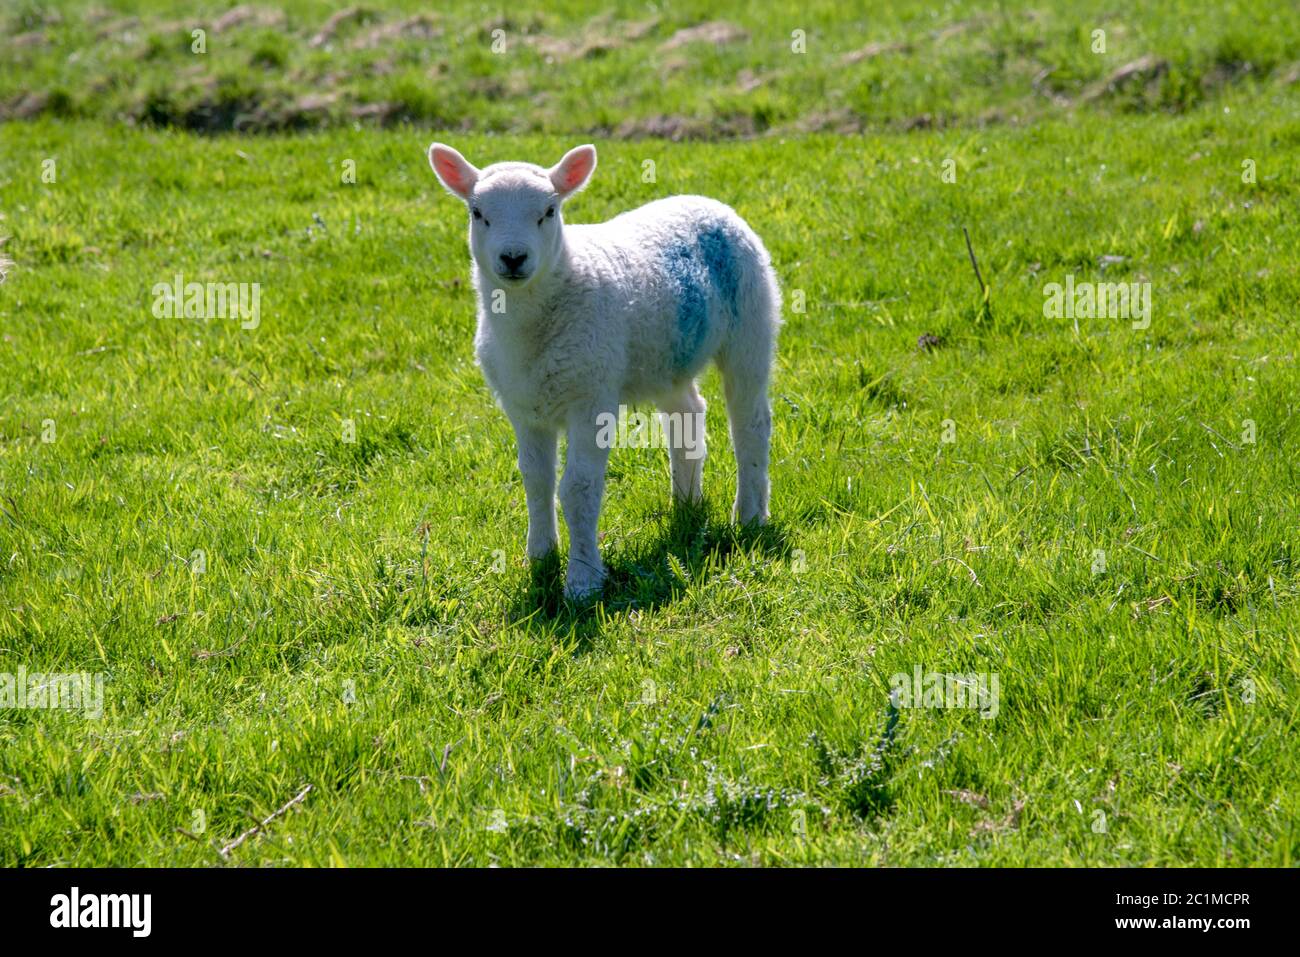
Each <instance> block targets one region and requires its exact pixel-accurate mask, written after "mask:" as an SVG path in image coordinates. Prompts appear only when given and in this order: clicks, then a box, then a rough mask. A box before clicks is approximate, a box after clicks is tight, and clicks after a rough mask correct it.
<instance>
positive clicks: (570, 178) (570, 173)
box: [560, 151, 593, 193]
mask: <svg viewBox="0 0 1300 957" xmlns="http://www.w3.org/2000/svg"><path fill="white" fill-rule="evenodd" d="M592 166H593V163H592V157H591V153H590V151H587V152H582V153H579V154H578V155H577V156H575V157H573V159H571V160H569V162H567V163H565V164H564V166H562V167H561V168H560V191H561V192H564V193H567V192H569V191H570V190H574V189H577V188H578V187H579V186H581V185H582V181H583V180H584V179H586V178H587V177H588V176H589V175H590V174H591V167H592Z"/></svg>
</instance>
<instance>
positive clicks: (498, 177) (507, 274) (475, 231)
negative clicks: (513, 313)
mask: <svg viewBox="0 0 1300 957" xmlns="http://www.w3.org/2000/svg"><path fill="white" fill-rule="evenodd" d="M429 163H430V165H432V166H433V171H434V172H435V173H437V174H438V179H439V180H441V181H442V184H443V186H445V187H447V189H448V190H449V191H450V192H451V193H452V194H453V195H455V196H458V197H460V198H461V199H462V200H464V201H465V205H466V206H467V207H469V248H470V253H471V254H472V255H473V257H474V261H475V262H476V263H477V264H478V266H479V269H480V270H482V272H483V273H484V275H486V276H488V277H489V278H490V279H491V280H492V281H493V282H495V283H497V284H499V285H501V286H506V287H515V286H518V287H522V286H526V285H528V284H529V283H530V282H533V281H535V280H536V279H537V278H538V277H540V276H546V275H547V274H549V273H550V271H551V269H552V268H553V267H554V265H555V263H556V260H557V259H558V258H559V253H560V250H561V249H562V248H563V244H564V238H563V225H564V224H563V221H562V219H561V216H560V206H561V204H562V203H563V202H564V201H565V200H566V199H568V198H569V197H570V196H572V195H573V194H574V193H576V192H577V191H578V190H580V189H581V188H582V187H583V186H584V185H585V184H586V182H587V179H588V178H589V177H590V176H591V173H592V170H594V169H595V168H596V149H595V147H592V146H579V147H577V148H575V149H572V150H569V152H568V153H566V154H565V155H564V159H562V160H560V162H559V163H557V164H556V165H555V166H553V167H552V168H551V169H543V168H542V167H540V166H534V165H533V164H531V163H497V164H496V165H494V166H489V167H488V168H487V169H485V170H483V171H481V172H480V171H479V170H478V169H476V168H475V167H474V166H473V165H471V164H470V163H469V161H468V160H466V159H465V157H463V156H461V155H460V154H459V153H457V152H456V151H455V150H454V149H452V148H451V147H450V146H443V145H442V144H441V143H434V144H433V146H431V147H430V148H429Z"/></svg>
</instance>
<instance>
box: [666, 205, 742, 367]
mask: <svg viewBox="0 0 1300 957" xmlns="http://www.w3.org/2000/svg"><path fill="white" fill-rule="evenodd" d="M664 265H665V268H666V269H667V271H668V275H670V276H671V277H672V279H673V282H674V283H675V284H676V285H677V337H676V341H675V342H674V343H673V363H674V364H675V365H676V366H677V367H678V368H679V369H682V368H686V367H687V366H689V365H690V364H691V362H692V361H693V360H694V359H695V356H696V354H697V353H698V352H699V350H700V346H701V345H702V344H703V342H704V339H705V337H706V336H707V335H708V331H709V296H708V294H707V292H706V287H707V288H708V289H711V290H712V291H713V293H714V295H716V296H718V297H719V298H720V299H721V300H722V304H723V306H724V308H725V309H726V310H727V311H728V313H729V314H730V315H731V316H732V317H734V316H735V314H736V292H737V290H738V288H739V286H740V271H739V269H738V267H737V264H736V256H735V253H734V251H733V250H732V247H731V239H730V237H728V236H727V234H726V232H725V231H724V230H723V229H722V228H721V227H719V226H709V227H707V228H706V229H703V230H701V232H700V233H699V235H698V236H696V237H695V242H694V243H678V244H677V245H675V246H673V247H671V248H670V249H669V250H668V252H667V255H666V257H665V260H664Z"/></svg>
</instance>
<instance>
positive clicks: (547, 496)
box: [515, 425, 560, 560]
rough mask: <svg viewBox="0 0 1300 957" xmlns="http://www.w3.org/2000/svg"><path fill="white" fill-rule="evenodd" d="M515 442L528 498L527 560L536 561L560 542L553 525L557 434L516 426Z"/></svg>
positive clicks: (549, 552)
mask: <svg viewBox="0 0 1300 957" xmlns="http://www.w3.org/2000/svg"><path fill="white" fill-rule="evenodd" d="M515 441H516V443H517V444H518V446H519V473H520V475H522V476H523V479H524V495H525V497H526V498H527V499H528V557H529V558H530V559H532V560H537V559H539V558H545V557H546V556H547V555H549V554H551V552H553V551H555V549H556V547H557V546H558V545H559V541H560V536H559V532H558V530H557V528H556V525H555V443H556V435H555V433H554V432H553V431H551V430H550V429H539V428H535V427H533V426H528V425H516V426H515Z"/></svg>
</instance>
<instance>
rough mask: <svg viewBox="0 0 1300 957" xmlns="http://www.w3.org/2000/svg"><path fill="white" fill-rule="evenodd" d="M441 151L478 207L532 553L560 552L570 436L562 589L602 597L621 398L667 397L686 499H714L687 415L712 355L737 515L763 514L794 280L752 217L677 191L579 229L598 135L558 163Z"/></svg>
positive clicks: (487, 346) (443, 163) (453, 183)
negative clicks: (611, 429) (579, 195)
mask: <svg viewBox="0 0 1300 957" xmlns="http://www.w3.org/2000/svg"><path fill="white" fill-rule="evenodd" d="M429 162H430V164H431V165H432V166H433V170H434V172H435V173H436V174H437V175H438V179H439V180H441V181H442V184H443V185H444V186H445V187H446V188H447V189H448V191H450V192H451V193H452V194H453V195H455V196H457V197H459V198H460V199H462V200H464V201H465V203H466V205H467V206H468V207H469V212H470V220H469V247H470V253H471V255H472V256H473V264H474V270H473V271H474V288H475V290H476V291H477V293H478V333H477V335H476V336H475V351H476V354H477V356H478V361H479V365H480V366H481V367H482V369H483V375H484V377H485V378H486V379H487V381H488V384H489V385H490V386H491V387H492V389H493V391H494V392H495V393H496V395H497V397H498V399H499V400H500V403H501V406H502V408H503V409H504V410H505V413H506V415H507V416H508V417H509V419H510V422H511V424H512V425H513V426H514V430H515V436H516V438H517V440H518V445H519V471H520V472H521V473H522V475H523V480H524V491H525V493H526V496H527V500H528V556H529V558H530V559H538V558H542V557H544V556H546V555H548V554H549V553H551V552H552V551H554V550H555V549H556V547H557V545H558V541H559V539H558V534H557V529H556V523H555V473H556V436H557V433H558V432H559V431H560V430H561V429H563V430H565V431H566V433H567V439H568V446H567V453H566V456H565V466H564V477H563V478H562V479H561V481H560V503H561V505H562V506H563V508H564V517H565V521H566V522H567V523H568V526H569V566H568V572H567V575H566V578H565V594H566V595H567V596H568V597H569V598H572V599H580V598H584V597H588V596H591V595H593V594H594V593H596V592H598V591H599V590H600V588H601V586H602V584H603V582H604V578H605V568H604V565H603V564H602V562H601V559H600V552H599V549H598V547H597V544H596V523H597V519H598V517H599V514H600V504H601V497H602V495H603V492H604V488H605V468H606V463H607V461H608V458H609V444H610V443H609V441H608V439H607V438H602V435H603V434H604V435H606V436H607V431H604V432H603V431H602V429H601V423H602V422H606V423H607V422H609V421H610V419H611V417H613V416H616V415H617V414H618V411H619V408H620V405H626V404H629V403H634V402H638V401H653V402H654V403H655V404H656V405H657V406H658V408H659V409H660V410H661V411H662V412H664V413H666V420H667V421H668V422H669V423H670V427H669V430H668V438H669V463H670V468H671V473H672V485H673V495H674V497H675V498H676V499H678V500H683V501H698V500H699V499H700V498H701V496H702V494H703V488H702V479H703V475H702V473H703V468H704V455H703V453H704V449H703V429H702V428H700V429H699V430H698V432H697V434H698V435H699V440H698V442H699V444H698V445H695V444H692V442H691V441H690V439H689V437H687V433H688V432H689V431H691V430H689V429H687V428H684V427H683V426H682V424H681V423H683V422H684V421H685V420H687V419H693V420H694V421H696V422H698V423H700V425H702V424H703V419H704V399H703V398H701V396H700V393H699V390H698V389H697V388H696V384H695V377H696V376H697V375H698V374H699V373H700V372H701V370H703V369H704V367H705V366H706V365H707V364H708V363H709V362H710V361H713V362H716V363H717V365H718V368H719V369H720V370H721V373H722V378H723V384H724V387H725V392H726V397H727V413H728V417H729V419H730V422H731V438H732V443H733V444H734V446H735V451H736V469H737V489H736V501H735V508H734V511H733V517H734V519H735V520H736V521H738V522H741V523H751V522H752V523H763V522H766V521H767V518H768V478H767V469H768V445H769V440H770V438H771V432H772V414H771V408H770V406H769V404H768V397H767V384H768V378H769V376H770V373H771V366H772V358H773V353H774V350H775V345H776V336H777V330H778V328H779V327H780V324H781V291H780V287H779V286H778V284H777V279H776V275H775V273H774V272H773V271H772V263H771V258H770V257H769V256H768V253H767V250H766V249H764V248H763V244H762V242H761V241H760V240H759V238H758V236H756V235H755V234H754V232H753V230H751V229H750V228H749V226H748V225H747V224H746V223H745V221H744V220H742V219H741V218H740V217H739V216H738V215H737V214H736V212H735V211H734V210H733V209H731V207H729V206H726V205H724V204H723V203H719V202H717V201H715V200H712V199H706V198H704V197H701V196H673V197H671V198H668V199H661V200H657V201H655V202H652V203H647V204H646V205H644V206H642V207H640V208H638V209H634V210H632V211H631V212H627V213H623V214H622V215H620V216H616V217H615V218H614V219H612V220H610V221H609V222H607V223H600V224H598V225H590V226H567V227H566V226H565V225H564V221H563V218H562V217H561V213H560V208H561V206H562V204H563V203H564V201H565V200H567V199H568V198H569V197H570V196H572V195H573V194H574V193H576V192H577V191H578V190H580V189H582V187H583V186H585V185H586V183H587V180H588V178H589V177H590V176H591V174H592V171H593V170H595V168H596V150H595V147H593V146H579V147H577V148H576V149H573V150H570V151H569V152H568V153H566V154H565V156H564V158H563V159H562V160H560V162H559V163H557V164H556V165H555V166H554V167H552V168H551V169H549V170H548V169H543V168H542V167H540V166H534V165H532V164H531V163H496V164H494V165H492V166H489V167H487V168H486V169H484V170H478V169H476V168H475V167H474V166H472V165H471V164H470V163H469V162H468V161H467V160H466V159H465V158H464V157H463V156H461V155H460V153H458V152H456V150H454V149H452V148H451V147H449V146H444V145H442V144H441V143H434V144H433V145H432V146H431V147H430V148H429Z"/></svg>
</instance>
